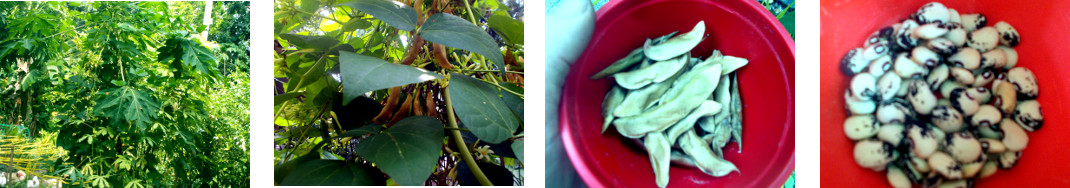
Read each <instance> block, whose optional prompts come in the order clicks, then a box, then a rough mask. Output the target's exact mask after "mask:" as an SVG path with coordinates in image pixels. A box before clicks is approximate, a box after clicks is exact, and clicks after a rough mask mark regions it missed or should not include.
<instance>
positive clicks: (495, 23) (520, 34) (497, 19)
mask: <svg viewBox="0 0 1070 188" xmlns="http://www.w3.org/2000/svg"><path fill="white" fill-rule="evenodd" d="M488 22H489V23H490V28H492V29H494V31H495V32H498V34H499V35H501V36H502V38H504V39H505V41H506V42H508V43H510V44H517V45H524V22H521V21H520V20H516V19H513V18H512V17H510V16H509V15H507V14H505V13H504V12H495V13H494V15H491V16H490V20H488Z"/></svg>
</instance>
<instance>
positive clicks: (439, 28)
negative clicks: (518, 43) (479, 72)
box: [420, 13, 505, 73]
mask: <svg viewBox="0 0 1070 188" xmlns="http://www.w3.org/2000/svg"><path fill="white" fill-rule="evenodd" d="M420 37H423V39H424V40H427V41H431V42H434V43H439V44H442V45H446V46H449V47H453V48H460V49H463V50H468V51H470V52H474V53H477V54H479V55H483V56H485V57H487V59H490V61H491V62H493V63H494V65H495V66H497V67H498V69H501V70H502V71H503V73H504V71H505V69H504V67H505V65H504V63H505V60H504V59H505V57H502V52H501V49H500V48H498V43H496V42H494V38H491V37H490V35H489V34H487V32H484V31H483V29H480V28H479V27H478V26H476V25H474V24H472V22H468V20H465V19H464V18H461V17H457V16H454V15H452V14H446V13H438V14H435V15H431V16H430V17H427V20H426V21H424V26H423V28H421V29H420Z"/></svg>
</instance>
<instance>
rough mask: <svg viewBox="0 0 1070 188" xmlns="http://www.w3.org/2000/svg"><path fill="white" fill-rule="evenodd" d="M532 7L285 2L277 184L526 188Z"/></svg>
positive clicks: (485, 2)
mask: <svg viewBox="0 0 1070 188" xmlns="http://www.w3.org/2000/svg"><path fill="white" fill-rule="evenodd" d="M522 4H523V1H506V2H499V1H497V0H476V1H461V0H416V1H414V0H407V1H393V0H351V1H346V0H279V1H276V4H275V22H274V24H275V37H276V38H275V42H276V43H275V44H276V46H275V77H276V79H275V81H276V85H275V127H274V129H275V130H274V131H275V143H274V144H275V165H276V167H275V184H276V185H523V173H522V172H523V158H524V157H523V146H524V141H523V138H524V133H523V130H524V128H523V117H524V115H523V114H524V112H523V104H524V103H523V97H524V96H523V90H524V89H523V88H524V73H523V67H524V65H523V64H524V61H523V55H524V47H523V44H524V41H523V39H524V33H523V28H524V26H523V22H522V21H521V20H522V19H521V18H522V17H523V16H522V12H523V5H522Z"/></svg>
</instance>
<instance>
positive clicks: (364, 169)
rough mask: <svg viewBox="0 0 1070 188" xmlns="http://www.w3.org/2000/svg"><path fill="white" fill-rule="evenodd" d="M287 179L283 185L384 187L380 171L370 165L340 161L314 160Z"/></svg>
mask: <svg viewBox="0 0 1070 188" xmlns="http://www.w3.org/2000/svg"><path fill="white" fill-rule="evenodd" d="M293 174H294V175H292V176H288V177H286V180H283V181H282V185H306V186H308V185H312V186H346V185H348V186H383V185H386V180H383V179H382V178H377V177H382V175H381V174H380V173H379V170H378V169H375V167H372V166H371V165H368V164H356V163H346V162H345V161H339V160H322V159H320V160H313V161H309V162H305V163H303V164H301V166H298V167H297V168H296V169H295V170H294V171H293Z"/></svg>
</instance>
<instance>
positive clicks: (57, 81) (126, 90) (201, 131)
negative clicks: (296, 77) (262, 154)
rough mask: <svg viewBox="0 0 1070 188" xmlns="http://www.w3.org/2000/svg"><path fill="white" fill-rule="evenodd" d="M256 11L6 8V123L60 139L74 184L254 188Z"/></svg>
mask: <svg viewBox="0 0 1070 188" xmlns="http://www.w3.org/2000/svg"><path fill="white" fill-rule="evenodd" d="M207 6H213V7H211V8H213V9H212V12H206V11H205V10H206V9H207V8H209V7H207ZM248 9H249V2H216V3H213V4H206V3H204V2H0V123H4V124H11V125H18V126H25V127H29V129H31V131H30V134H31V137H32V136H33V135H55V141H54V142H53V143H52V144H55V145H56V146H59V147H62V148H63V150H65V155H63V156H62V157H57V158H48V159H46V160H47V161H50V163H51V166H50V167H47V168H44V169H43V170H42V172H34V173H44V174H45V175H50V176H54V177H63V180H62V181H63V182H64V184H68V185H73V186H77V187H248V186H249V147H248V142H249V135H248V124H249V113H248V111H249V107H248V100H249V90H248V87H249V84H248V80H249V79H248V73H247V72H248V40H249V36H248V23H249V22H248V19H249V17H248ZM209 16H211V17H213V18H214V19H215V21H213V22H211V24H205V23H204V22H203V21H202V20H204V18H205V17H209ZM209 39H210V40H209ZM215 41H218V43H217V42H215ZM0 152H2V151H0ZM0 160H3V159H0ZM0 171H9V169H0Z"/></svg>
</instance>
